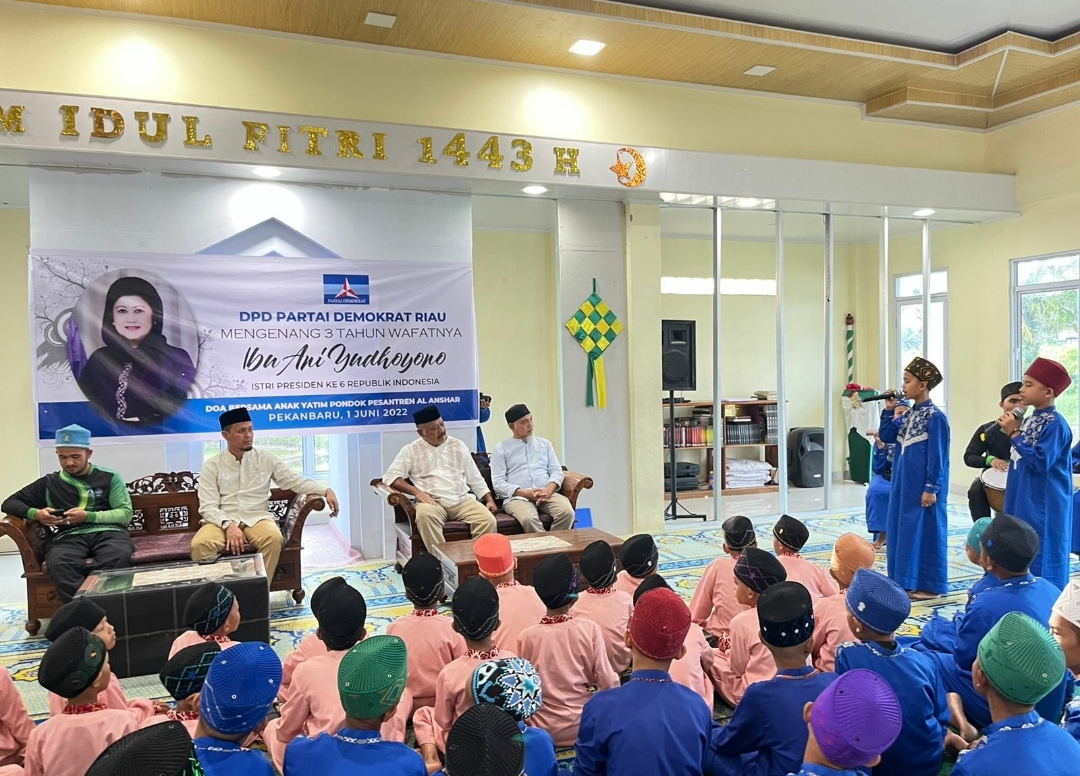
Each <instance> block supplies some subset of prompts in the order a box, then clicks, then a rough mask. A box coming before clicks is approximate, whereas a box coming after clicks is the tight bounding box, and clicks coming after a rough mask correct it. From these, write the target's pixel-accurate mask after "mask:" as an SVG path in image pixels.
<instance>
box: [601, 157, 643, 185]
mask: <svg viewBox="0 0 1080 776" xmlns="http://www.w3.org/2000/svg"><path fill="white" fill-rule="evenodd" d="M623 154H626V155H627V156H629V157H630V161H629V163H627V162H626V161H625V160H624V158H623ZM608 169H610V170H611V171H612V172H613V173H615V177H616V178H617V179H618V181H619V183H621V184H622V185H623V186H626V187H627V188H630V189H633V188H636V187H638V186H640V185H641V184H642V183H644V182H645V176H646V175H648V174H649V168H648V166H647V165H646V164H645V157H643V156H642V155H641V153H640V152H638V151H637V149H634V148H620V149H619V150H618V151H616V152H615V164H613V165H611V167H610V168H608ZM631 170H633V173H634V174H633V175H631V174H630V172H631Z"/></svg>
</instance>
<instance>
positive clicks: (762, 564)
mask: <svg viewBox="0 0 1080 776" xmlns="http://www.w3.org/2000/svg"><path fill="white" fill-rule="evenodd" d="M734 574H735V598H736V599H737V600H738V601H739V603H741V604H743V605H744V606H746V607H748V608H747V610H746V611H745V612H739V613H738V614H737V615H735V617H733V618H732V620H731V648H730V649H728V650H727V651H726V652H717V653H716V659H715V661H714V662H713V671H712V680H713V684H714V685H715V686H716V689H717V691H718V692H719V693H720V694H721V695H723V696H724V698H725V699H726V700H727V702H728V703H729V704H730V705H732V706H735V705H736V704H737V703H738V702H739V701H741V700H742V697H743V693H745V692H746V688H747V687H749V686H750V685H751V684H753V683H754V682H763V681H765V680H766V679H772V678H773V677H774V676H776V663H775V661H773V657H772V655H771V654H770V653H769V650H768V649H767V648H766V647H765V645H764V644H762V643H761V638H760V636H759V635H758V634H759V632H760V626H759V625H758V618H757V612H756V611H755V609H756V608H757V604H758V599H759V598H760V597H761V594H762V593H764V592H765V591H766V590H768V589H769V588H770V587H772V586H773V585H775V584H778V583H780V582H784V581H785V580H786V579H787V571H786V570H785V569H784V567H783V565H781V563H780V561H779V560H777V558H776V556H775V555H773V554H772V553H771V552H765V550H759V549H758V548H757V547H749V548H747V550H746V551H745V552H744V553H743V554H742V555H740V556H739V558H738V560H736V561H735V569H734Z"/></svg>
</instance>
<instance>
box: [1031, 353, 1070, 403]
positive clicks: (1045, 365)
mask: <svg viewBox="0 0 1080 776" xmlns="http://www.w3.org/2000/svg"><path fill="white" fill-rule="evenodd" d="M1024 374H1025V375H1027V376H1028V377H1030V378H1031V379H1032V380H1038V381H1039V382H1040V383H1042V384H1043V385H1045V386H1046V387H1047V388H1049V389H1050V390H1051V391H1053V392H1054V397H1055V398H1056V397H1058V396H1061V394H1063V393H1065V391H1066V389H1068V387H1069V386H1070V385H1072V378H1071V377H1069V373H1068V372H1067V371H1066V370H1065V367H1063V366H1062V365H1061V364H1059V363H1058V362H1057V361H1051V360H1050V359H1049V358H1042V357H1041V356H1040V357H1039V358H1036V359H1035V360H1034V361H1032V362H1031V366H1029V367H1028V368H1027V370H1026V371H1025V372H1024Z"/></svg>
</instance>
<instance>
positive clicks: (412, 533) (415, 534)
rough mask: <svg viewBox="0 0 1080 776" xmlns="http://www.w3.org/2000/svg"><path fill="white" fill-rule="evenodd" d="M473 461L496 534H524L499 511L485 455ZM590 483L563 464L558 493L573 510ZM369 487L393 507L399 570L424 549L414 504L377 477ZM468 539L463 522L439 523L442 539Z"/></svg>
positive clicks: (543, 519)
mask: <svg viewBox="0 0 1080 776" xmlns="http://www.w3.org/2000/svg"><path fill="white" fill-rule="evenodd" d="M473 460H474V461H475V462H476V467H477V468H478V469H479V470H480V473H481V474H482V475H484V482H486V483H487V486H488V489H490V490H491V495H492V496H494V498H495V503H496V504H497V505H498V506H499V508H500V511H499V512H498V513H497V514H496V515H495V522H496V523H497V525H498V531H499V533H501V534H506V535H507V536H513V535H515V534H520V533H524V532H523V531H522V530H521V524H520V523H519V522H518V521H517V520H515V519H514V518H513V517H511V516H510V515H508V514H506V513H505V512H503V511H502V499H501V498H499V496H498V494H496V493H495V488H494V487H493V486H492V484H491V465H490V463H489V461H488V456H487V455H486V454H483V453H473ZM592 486H593V481H592V478H591V477H587V476H585V475H584V474H577V473H575V472H571V471H567V469H566V467H565V466H564V467H563V484H562V489H561V490H560V491H559V492H560V493H562V494H563V495H564V496H566V498H567V499H569V500H570V505H571V506H572V507H574V508H575V509H577V500H578V496H579V495H580V494H581V491H583V490H585V489H586V488H591V487H592ZM371 487H373V488H375V489H377V490H379V491H380V492H382V493H385V494H386V502H387V503H388V504H389V505H390V506H392V507H393V508H394V528H395V529H396V530H397V553H396V561H397V564H396V565H395V566H394V568H395V569H396V570H397V571H398V573H400V572H401V567H402V566H404V565H405V564H406V563H408V562H409V558H411V557H412V556H413V555H415V554H416V553H418V552H425V551H427V547H426V545H425V544H424V540H423V538H422V537H421V536H420V530H419V528H418V527H417V524H416V505H415V504H414V503H413V500H412V499H411V498H409V497H408V496H406V495H405V494H404V493H400V492H398V491H396V490H394V489H393V488H391V487H390V486H389V485H388V484H387V483H384V482H383V481H382V480H381V479H377V480H372V481H371ZM540 522H542V523H543V524H544V528H546V529H548V530H551V518H550V517H548V516H547V515H544V514H541V515H540ZM471 538H472V534H471V533H470V532H469V526H468V524H467V523H464V522H462V521H460V520H447V521H446V523H445V524H443V539H445V540H446V541H448V542H456V541H462V540H466V539H471Z"/></svg>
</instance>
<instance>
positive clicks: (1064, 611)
mask: <svg viewBox="0 0 1080 776" xmlns="http://www.w3.org/2000/svg"><path fill="white" fill-rule="evenodd" d="M1050 634H1051V635H1052V636H1053V637H1054V639H1055V640H1056V641H1057V643H1058V645H1059V646H1060V647H1061V651H1062V652H1063V653H1064V654H1065V667H1066V668H1068V669H1069V671H1071V672H1072V673H1073V675H1074V676H1080V581H1078V580H1075V579H1074V580H1072V581H1070V582H1069V584H1068V585H1066V586H1065V591H1064V592H1063V593H1062V594H1061V596H1060V597H1059V598H1058V600H1057V603H1056V604H1054V613H1053V614H1051V615H1050ZM1067 700H1068V701H1069V702H1068V704H1067V705H1066V707H1065V719H1064V720H1063V721H1062V723H1061V724H1062V725H1063V726H1064V727H1065V729H1066V730H1068V731H1069V733H1070V734H1072V737H1073V738H1075V739H1076V740H1077V741H1080V697H1076V698H1072V699H1067Z"/></svg>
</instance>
